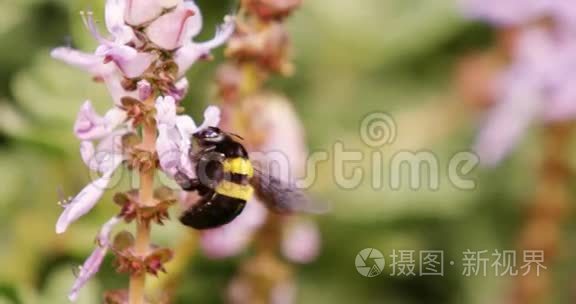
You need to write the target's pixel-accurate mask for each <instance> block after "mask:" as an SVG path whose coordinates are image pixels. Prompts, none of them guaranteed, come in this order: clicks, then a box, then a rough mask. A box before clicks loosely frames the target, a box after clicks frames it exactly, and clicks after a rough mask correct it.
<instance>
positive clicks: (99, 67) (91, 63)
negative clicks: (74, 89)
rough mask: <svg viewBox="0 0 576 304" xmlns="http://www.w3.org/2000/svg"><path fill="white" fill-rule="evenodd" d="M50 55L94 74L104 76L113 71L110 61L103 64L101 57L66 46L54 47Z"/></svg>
mask: <svg viewBox="0 0 576 304" xmlns="http://www.w3.org/2000/svg"><path fill="white" fill-rule="evenodd" d="M50 55H51V56H52V58H54V59H58V60H61V61H63V62H65V63H67V64H69V65H72V66H75V67H78V68H80V69H82V70H84V71H87V72H88V73H90V74H92V75H94V76H105V75H109V74H111V73H113V72H114V65H113V64H110V63H107V64H104V60H103V58H102V57H99V56H96V55H94V54H88V53H84V52H80V51H77V50H74V49H71V48H68V47H59V48H55V49H53V50H52V52H51V53H50Z"/></svg>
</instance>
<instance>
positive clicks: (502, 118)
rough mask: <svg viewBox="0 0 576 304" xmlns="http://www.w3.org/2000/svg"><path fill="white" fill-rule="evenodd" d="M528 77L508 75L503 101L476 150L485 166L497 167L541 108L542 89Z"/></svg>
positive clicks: (496, 108) (492, 112) (478, 140)
mask: <svg viewBox="0 0 576 304" xmlns="http://www.w3.org/2000/svg"><path fill="white" fill-rule="evenodd" d="M526 76H528V77H529V76H530V75H516V74H513V73H511V74H510V75H508V79H506V80H505V81H504V82H503V84H502V89H501V90H502V93H501V96H502V97H501V98H500V101H499V102H498V103H497V104H496V105H495V106H494V108H493V109H492V110H491V111H490V113H489V115H488V117H487V119H486V121H485V123H484V125H483V127H482V129H481V130H480V134H479V135H478V138H477V140H476V143H475V146H474V150H475V151H476V153H478V156H479V158H480V161H481V163H483V164H484V165H486V166H494V165H496V164H497V163H499V162H500V161H501V160H502V159H503V158H504V157H505V156H506V155H507V154H508V153H509V152H510V150H512V148H513V147H514V146H515V145H516V143H518V141H519V140H520V138H521V136H522V135H523V133H524V131H525V130H526V129H527V128H528V126H529V124H530V123H531V122H532V121H533V120H534V118H536V117H537V115H538V113H539V112H540V111H541V109H542V101H543V96H542V94H541V92H540V87H539V86H538V84H537V83H535V82H534V81H533V80H531V79H526Z"/></svg>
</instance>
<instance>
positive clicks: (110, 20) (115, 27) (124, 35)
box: [105, 0, 135, 45]
mask: <svg viewBox="0 0 576 304" xmlns="http://www.w3.org/2000/svg"><path fill="white" fill-rule="evenodd" d="M125 11H126V0H107V1H106V7H105V15H106V16H105V19H106V27H107V28H108V32H110V33H111V34H112V35H113V36H114V38H115V39H114V42H115V43H116V44H119V45H121V44H126V43H128V42H130V41H132V40H134V39H135V35H134V31H133V30H132V28H131V27H129V26H127V25H126V24H125V23H124V12H125Z"/></svg>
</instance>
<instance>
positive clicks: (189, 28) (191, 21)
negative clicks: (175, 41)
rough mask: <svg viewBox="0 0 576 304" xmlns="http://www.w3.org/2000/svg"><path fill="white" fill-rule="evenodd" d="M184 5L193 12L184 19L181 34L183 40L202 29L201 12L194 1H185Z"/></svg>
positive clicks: (190, 37) (188, 39)
mask: <svg viewBox="0 0 576 304" xmlns="http://www.w3.org/2000/svg"><path fill="white" fill-rule="evenodd" d="M184 6H185V7H186V9H188V10H190V11H193V12H194V16H193V17H191V18H188V20H186V24H185V25H184V33H183V34H182V38H183V41H190V40H192V38H194V37H196V36H197V35H198V34H200V31H201V30H202V23H203V21H202V12H201V11H200V8H199V7H198V6H197V5H196V3H194V1H185V2H184Z"/></svg>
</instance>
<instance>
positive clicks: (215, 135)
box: [193, 127, 226, 145]
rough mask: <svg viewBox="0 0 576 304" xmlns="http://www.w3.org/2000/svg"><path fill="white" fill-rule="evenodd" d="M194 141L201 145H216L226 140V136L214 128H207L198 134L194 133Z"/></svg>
mask: <svg viewBox="0 0 576 304" xmlns="http://www.w3.org/2000/svg"><path fill="white" fill-rule="evenodd" d="M193 136H194V139H195V140H196V141H197V142H198V143H199V144H201V145H206V144H216V143H219V142H222V141H223V140H224V139H225V138H226V134H224V132H222V130H220V129H218V128H216V127H207V128H205V129H203V130H201V131H200V132H197V133H194V135H193Z"/></svg>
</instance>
